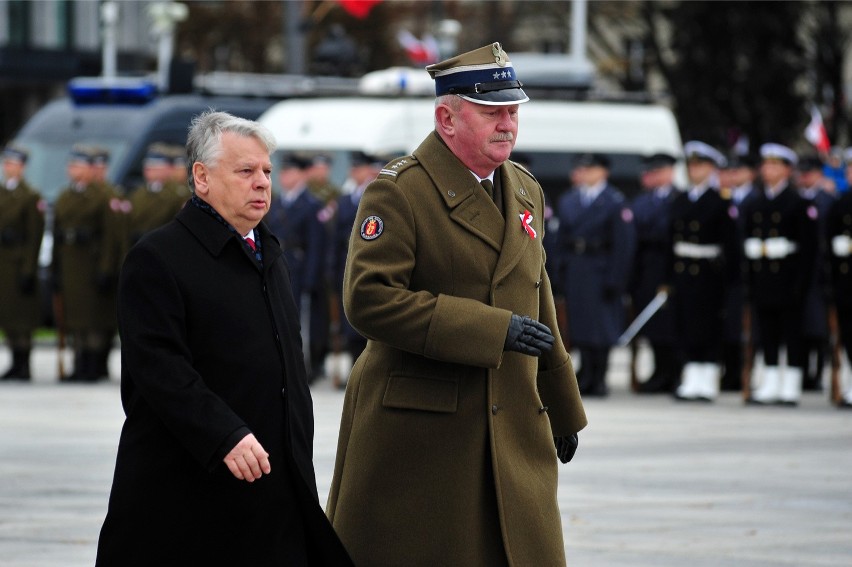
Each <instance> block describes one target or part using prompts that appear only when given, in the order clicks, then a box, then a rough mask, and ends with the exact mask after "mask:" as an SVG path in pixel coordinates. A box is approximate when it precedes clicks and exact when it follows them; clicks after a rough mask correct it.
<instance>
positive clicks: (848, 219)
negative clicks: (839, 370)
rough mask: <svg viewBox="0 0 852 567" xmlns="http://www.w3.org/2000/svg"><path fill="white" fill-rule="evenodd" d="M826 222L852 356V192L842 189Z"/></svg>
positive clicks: (851, 397) (848, 398)
mask: <svg viewBox="0 0 852 567" xmlns="http://www.w3.org/2000/svg"><path fill="white" fill-rule="evenodd" d="M825 226H826V242H827V253H828V258H829V266H830V269H831V290H832V295H833V301H834V306H835V308H836V309H837V322H838V325H839V327H840V340H841V342H842V344H843V348H844V349H845V350H846V356H847V357H849V356H852V193H848V192H847V193H844V194H843V195H841V197H840V198H839V199H837V200H836V201H834V202H833V203H832V206H831V208H830V209H829V211H828V215H827V217H826V223H825ZM850 404H852V391H849V392H846V393H845V395H844V405H847V406H848V405H850Z"/></svg>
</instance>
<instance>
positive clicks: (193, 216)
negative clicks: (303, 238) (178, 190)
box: [175, 202, 282, 271]
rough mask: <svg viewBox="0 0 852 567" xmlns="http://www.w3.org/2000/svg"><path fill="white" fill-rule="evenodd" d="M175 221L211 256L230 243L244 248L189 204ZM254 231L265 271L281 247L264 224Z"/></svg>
mask: <svg viewBox="0 0 852 567" xmlns="http://www.w3.org/2000/svg"><path fill="white" fill-rule="evenodd" d="M175 219H176V220H177V221H178V222H179V223H181V224H182V225H183V226H185V227H186V229H187V230H189V232H191V233H192V235H193V236H195V238H196V239H197V240H198V241H199V242H200V243H201V245H202V246H204V247H205V248H206V249H207V251H208V252H209V253H210V254H211V255H212V256H216V257H218V256H220V255H221V254H222V251H223V250H224V249H225V246H228V245H229V243H231V242H233V245H234V246H239V247H240V249H243V248H244V247H243V245H242V242H240V241H239V238H240V237H239V236H238V235H237V234H236V233H233V232H231V231H230V230H228V228H227V227H225V226H224V225H223V224H222V223H220V222H219V221H217V220H216V219H214V218H213V217H211V216H210V215H209V214H207V213H206V212H204V211H202V210H201V209H199V208H198V207H196V206H194V205H192V204H191V203H189V202H187V204H186V205H185V206H184V207H183V208H182V209H181V210H180V211H179V212H178V214H177V216H176V217H175ZM255 230H256V231H257V232H258V234H259V235H260V238H261V242H262V245H263V266H264V271H266V270H267V269H269V266H271V265H272V264H273V263H274V262H275V260H276V258H278V256H280V255H281V253H282V252H281V245H280V243H279V242H278V239H277V238H275V236H273V234H272V233H271V232H270V231H269V228H268V227H267V226H266V224H265V223H264V222H261V223H260V224H259V225H257V227H256V228H255ZM245 256H246V258H247V259H248V260H250V261H251V262H252V264H253V265H256V263H255V261H254V260H253V259H252V258H251V256H250V255H249V253H248V252H246V254H245Z"/></svg>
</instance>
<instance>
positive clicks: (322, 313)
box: [264, 152, 329, 381]
mask: <svg viewBox="0 0 852 567" xmlns="http://www.w3.org/2000/svg"><path fill="white" fill-rule="evenodd" d="M310 167H311V160H310V157H309V156H307V155H303V154H299V153H293V152H291V153H287V154H284V155H283V156H282V158H281V169H280V171H279V174H278V181H279V184H280V186H281V193H280V194H279V195H277V196H274V197H273V199H272V203H271V204H270V207H269V212H268V213H267V214H266V217H265V218H264V220H265V221H266V224H267V225H268V226H269V229H270V230H271V231H272V233H273V234H274V235H275V236H277V237H278V239H279V241H280V242H281V247H282V248H283V249H284V257H285V259H286V260H287V265H288V266H289V268H290V280H291V286H292V288H293V297H295V298H296V306H297V307H298V308H299V313H300V315H299V316H300V317H301V320H302V333H303V343H304V345H305V357H306V360H305V364H306V366H307V367H308V378H309V380H311V381H313V380H315V379H316V378H317V377H318V376H319V375H320V374H322V369H323V362H324V358H325V355H326V352H327V349H328V326H329V320H328V291H327V289H326V285H325V275H326V271H325V266H326V265H327V257H326V249H327V233H326V228H325V225H324V223H323V222H322V220H321V219H320V212H321V211H322V209H323V203H322V202H320V201H319V199H317V198H316V197H314V196H313V195H312V194H311V192H310V191H309V190H308V169H309V168H310Z"/></svg>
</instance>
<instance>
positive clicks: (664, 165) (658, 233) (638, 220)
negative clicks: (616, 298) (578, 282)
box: [630, 153, 681, 394]
mask: <svg viewBox="0 0 852 567" xmlns="http://www.w3.org/2000/svg"><path fill="white" fill-rule="evenodd" d="M675 163H677V158H675V157H674V156H672V155H670V154H665V153H657V154H653V155H650V156H646V157H645V158H644V159H643V160H642V174H641V184H642V192H641V193H640V194H639V195H637V196H636V198H634V199H633V202H632V203H631V204H630V209H631V210H632V211H633V218H634V223H635V225H636V257H635V260H634V263H633V273H632V275H631V278H630V281H631V289H630V296H631V300H632V303H633V306H634V310H635V311H636V312H637V313H638V312H640V310H641V309H643V308H644V307H645V306H646V305H648V304H649V303H650V302H651V300H653V299H654V297H655V296H656V295H657V292H658V291H659V288H660V286H662V285H663V284H664V283H665V281H666V279H667V275H668V273H669V256H670V250H671V234H670V230H669V228H670V226H671V207H672V203H673V202H674V200H675V198H677V196H678V193H679V190H678V189H677V188H676V187H675V186H674V165H675ZM640 334H641V335H642V336H644V337H645V338H646V339H647V340H648V342H649V343H650V346H651V350H652V352H653V356H654V372H653V374H652V375H651V377H650V378H649V379H648V380H646V381H645V382H641V383H639V384H638V385H637V392H639V393H645V394H650V393H659V392H664V393H671V392H672V390H673V389H674V387H675V385H676V384H677V382H678V380H679V379H680V369H681V364H680V362H679V360H678V356H677V351H676V335H675V327H674V311H673V310H672V309H671V307H670V304H664V305H663V306H662V307H661V308H660V310H659V311H657V313H655V314H654V316H653V317H651V319H650V320H649V321H648V322H647V323H646V324H645V326H644V327H643V328H642V331H641V333H640ZM634 364H635V361H634Z"/></svg>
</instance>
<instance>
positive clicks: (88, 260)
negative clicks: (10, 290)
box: [52, 183, 122, 332]
mask: <svg viewBox="0 0 852 567" xmlns="http://www.w3.org/2000/svg"><path fill="white" fill-rule="evenodd" d="M120 211H121V202H120V200H119V199H118V197H117V195H116V194H115V192H114V191H113V190H112V189H111V188H109V187H108V186H107V185H103V184H98V183H90V184H88V185H87V186H86V187H85V188H84V189H83V190H82V191H77V190H75V189H72V188H70V187H69V188H68V189H66V190H65V191H63V192H62V193H61V194H60V195H59V197H58V198H57V199H56V205H55V206H54V216H53V266H52V267H53V277H54V278H55V279H56V280H57V281H56V282H55V283H56V285H57V289H58V291H59V292H60V295H61V297H62V300H63V308H64V321H63V322H64V325H65V328H66V330H68V331H70V332H88V331H96V332H99V331H111V330H112V329H114V328H115V327H116V313H115V295H116V283H117V280H118V278H117V276H118V270H119V265H118V259H119V257H120V253H119V251H120V250H121V247H122V238H121V228H120V226H121V215H122V213H121V212H120Z"/></svg>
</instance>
